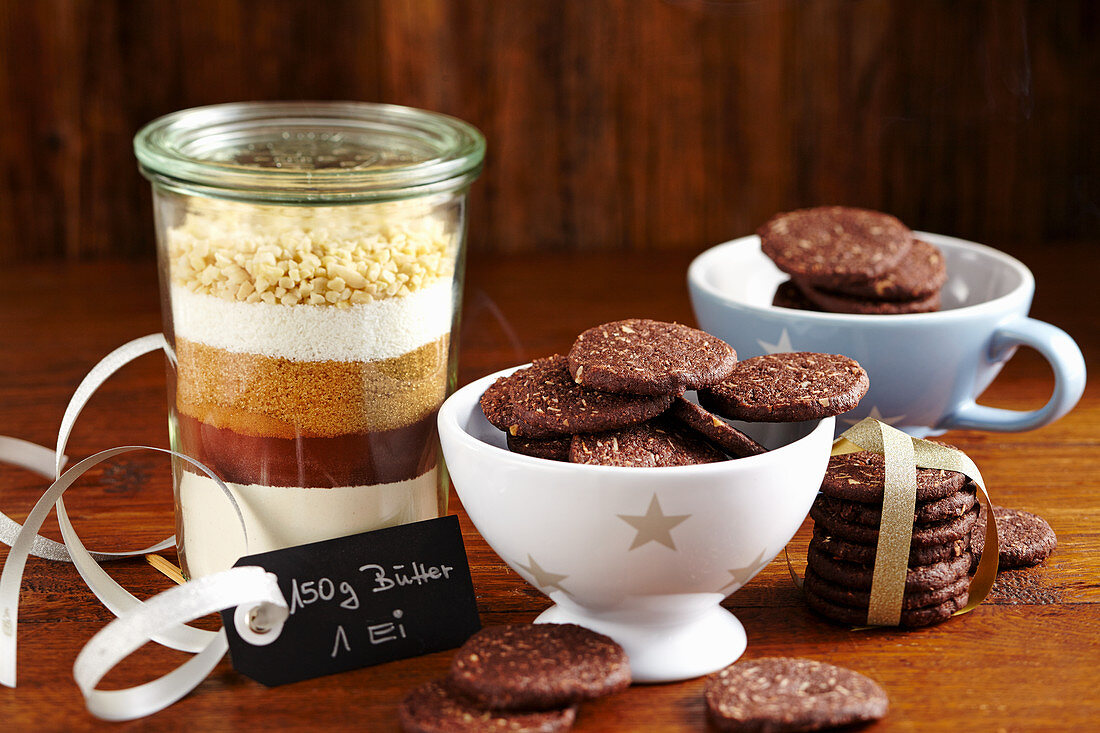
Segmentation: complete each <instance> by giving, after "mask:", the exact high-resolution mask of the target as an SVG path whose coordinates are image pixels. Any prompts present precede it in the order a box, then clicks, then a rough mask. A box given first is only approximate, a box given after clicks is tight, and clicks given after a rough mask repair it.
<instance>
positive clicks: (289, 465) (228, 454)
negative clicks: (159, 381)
mask: <svg viewBox="0 0 1100 733" xmlns="http://www.w3.org/2000/svg"><path fill="white" fill-rule="evenodd" d="M435 417H436V411H435V410H433V411H431V412H429V413H428V414H427V415H425V416H424V417H423V418H421V419H420V420H417V421H416V422H414V423H412V424H410V425H406V426H403V427H400V428H397V429H394V430H378V431H372V432H361V433H350V434H347V435H339V436H336V437H331V438H317V437H305V436H299V437H296V438H272V437H263V436H254V435H242V434H240V433H237V432H234V431H233V430H227V429H224V428H216V427H213V426H212V425H209V424H206V423H203V422H200V421H198V420H196V419H195V418H192V417H188V416H187V415H179V416H178V418H177V427H178V430H177V431H176V435H177V438H178V440H177V442H176V444H175V446H174V447H176V448H177V449H178V450H180V451H181V452H183V453H186V454H187V455H189V456H191V457H192V458H194V459H195V460H197V461H199V462H201V463H203V464H204V465H206V466H207V467H209V468H210V469H212V470H213V471H214V472H215V473H216V474H218V476H220V477H221V479H222V480H223V481H230V482H232V483H235V484H259V485H261V486H298V487H302V488H332V487H335V486H370V485H373V484H389V483H394V482H397V481H406V480H408V479H411V478H416V477H417V476H419V475H421V474H422V473H424V472H425V471H428V470H429V469H431V468H434V467H435V466H436V464H437V463H438V462H439V442H438V440H437V439H436V437H437V433H436V422H435Z"/></svg>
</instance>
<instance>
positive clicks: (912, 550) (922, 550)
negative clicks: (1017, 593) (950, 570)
mask: <svg viewBox="0 0 1100 733" xmlns="http://www.w3.org/2000/svg"><path fill="white" fill-rule="evenodd" d="M810 546H811V547H813V548H815V549H816V550H819V551H820V552H823V553H825V554H826V555H828V556H830V557H835V558H836V559H837V560H846V561H847V562H852V563H856V564H857V565H874V564H875V557H876V555H877V554H878V547H877V546H876V545H863V544H860V543H858V542H849V541H847V540H842V539H840V538H838V537H833V536H831V535H829V534H828V533H827V532H826V531H825V530H823V529H822V528H821V527H818V526H815V527H814V534H813V538H812V539H811V540H810ZM969 550H970V539H969V537H967V538H964V539H960V540H955V541H954V542H948V543H945V544H942V545H933V546H931V547H913V546H910V547H909V566H910V567H916V566H917V565H935V564H936V563H939V562H950V561H951V560H954V559H955V558H957V557H960V556H961V555H962V554H963V553H965V552H968V551H969Z"/></svg>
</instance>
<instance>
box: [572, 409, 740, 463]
mask: <svg viewBox="0 0 1100 733" xmlns="http://www.w3.org/2000/svg"><path fill="white" fill-rule="evenodd" d="M724 460H726V455H725V454H724V453H722V451H720V450H718V449H717V448H715V447H714V446H713V445H711V444H710V443H707V442H706V441H705V440H702V439H700V438H698V437H696V436H695V435H692V434H690V433H689V432H688V431H686V430H683V429H680V428H679V427H678V426H676V425H675V424H673V423H671V422H670V421H669V420H664V419H661V420H650V421H648V422H644V423H639V424H638V425H630V426H628V427H625V428H620V429H618V430H610V431H607V432H603V433H579V434H577V435H574V436H573V440H572V443H570V446H569V462H570V463H584V464H588V465H594V466H625V467H632V468H654V467H662V466H694V465H698V464H700V463H716V462H718V461H724Z"/></svg>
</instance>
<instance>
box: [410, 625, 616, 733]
mask: <svg viewBox="0 0 1100 733" xmlns="http://www.w3.org/2000/svg"><path fill="white" fill-rule="evenodd" d="M630 681H631V677H630V665H629V662H628V660H627V656H626V652H624V651H623V648H622V647H621V646H619V645H618V644H616V643H615V642H614V641H613V640H612V639H610V638H609V637H607V636H604V635H603V634H598V633H596V632H595V631H590V630H589V629H586V628H584V627H581V626H577V625H575V624H509V625H504V626H490V627H487V628H484V629H482V630H481V631H479V632H477V633H476V634H474V635H473V636H471V637H470V638H469V639H468V640H467V641H466V643H465V644H463V646H462V648H461V649H459V650H458V652H457V653H456V654H455V656H454V658H453V659H452V660H451V670H450V673H449V674H448V676H447V677H446V678H444V679H440V680H433V681H431V682H428V683H425V684H423V685H421V686H420V687H417V688H416V689H414V690H413V691H412V692H410V693H409V694H408V695H407V696H406V697H405V699H404V700H403V701H402V703H401V707H400V709H399V713H400V717H401V727H402V729H403V730H405V731H407V732H408V733H467V732H468V733H475V732H478V731H487V730H506V731H511V732H512V733H524V732H526V731H530V732H534V731H540V732H541V733H554V732H555V731H564V730H568V729H569V728H571V727H572V726H573V721H574V720H575V719H576V717H577V706H578V705H579V704H580V703H582V702H585V701H589V700H595V699H596V698H599V697H603V696H605V695H610V694H613V693H616V692H619V691H621V690H625V689H626V688H627V687H629V686H630Z"/></svg>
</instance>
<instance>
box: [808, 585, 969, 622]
mask: <svg viewBox="0 0 1100 733" xmlns="http://www.w3.org/2000/svg"><path fill="white" fill-rule="evenodd" d="M802 597H803V598H805V599H806V605H807V606H809V607H810V608H812V609H813V610H814V611H816V612H817V613H819V614H821V615H822V616H824V617H826V618H828V619H832V620H833V621H836V622H838V623H842V624H865V623H867V609H865V608H850V607H848V606H842V605H840V604H839V603H833V602H832V601H829V600H826V599H825V598H822V597H821V596H819V595H817V594H816V593H813V592H810V591H807V590H806V589H805V588H803V592H802ZM967 600H969V592H968V591H967V592H963V593H961V594H959V595H958V596H955V597H954V598H949V599H948V600H946V601H944V602H943V603H939V604H936V605H934V606H925V607H924V608H910V609H904V610H902V612H901V621H900V625H901V626H909V627H917V626H931V625H932V624H938V623H941V622H943V621H946V620H947V619H949V618H951V616H952V615H954V613H955V612H956V611H958V610H960V609H962V608H964V607H965V606H966V602H967Z"/></svg>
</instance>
